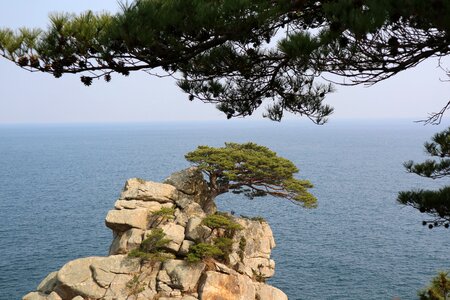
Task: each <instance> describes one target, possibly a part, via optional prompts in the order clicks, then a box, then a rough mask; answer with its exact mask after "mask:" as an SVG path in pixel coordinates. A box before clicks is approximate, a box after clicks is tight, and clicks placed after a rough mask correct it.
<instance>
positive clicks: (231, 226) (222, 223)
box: [202, 212, 242, 231]
mask: <svg viewBox="0 0 450 300" xmlns="http://www.w3.org/2000/svg"><path fill="white" fill-rule="evenodd" d="M202 224H203V225H205V226H207V227H209V228H211V229H212V230H216V229H223V230H225V231H236V230H241V229H242V226H241V225H239V224H238V223H236V222H235V221H234V220H233V218H232V217H231V216H228V215H226V214H223V213H220V212H219V213H215V214H213V215H208V216H207V217H206V218H204V219H203V220H202Z"/></svg>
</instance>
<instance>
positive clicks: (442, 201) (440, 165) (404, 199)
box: [397, 128, 450, 228]
mask: <svg viewBox="0 0 450 300" xmlns="http://www.w3.org/2000/svg"><path fill="white" fill-rule="evenodd" d="M424 146H425V150H426V152H427V153H428V154H429V155H431V156H433V157H437V158H438V160H431V159H430V160H426V161H425V162H423V163H418V164H416V163H414V162H413V161H407V162H405V164H404V165H405V168H406V170H407V171H408V172H410V173H414V174H417V175H419V176H423V177H427V178H432V179H436V178H442V177H446V176H449V175H450V128H449V129H447V130H444V131H443V132H440V133H437V134H435V135H434V136H433V138H432V142H430V143H428V142H427V143H425V145H424ZM397 201H398V202H399V203H401V204H403V205H409V206H412V207H414V208H416V209H418V210H419V211H420V212H422V213H427V214H429V215H431V216H433V217H434V219H433V220H427V221H423V225H427V224H428V227H429V228H433V227H436V226H441V225H443V226H445V227H446V228H449V226H450V225H449V223H450V186H446V187H443V188H441V189H439V190H437V191H429V190H413V191H405V192H400V193H399V195H398V198H397Z"/></svg>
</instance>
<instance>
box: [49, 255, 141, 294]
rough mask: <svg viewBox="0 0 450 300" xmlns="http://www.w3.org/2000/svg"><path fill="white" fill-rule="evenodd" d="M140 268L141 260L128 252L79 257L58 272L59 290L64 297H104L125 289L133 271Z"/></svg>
mask: <svg viewBox="0 0 450 300" xmlns="http://www.w3.org/2000/svg"><path fill="white" fill-rule="evenodd" d="M139 270H140V263H139V260H138V259H130V258H128V257H127V256H125V255H113V256H108V257H86V258H80V259H76V260H73V261H71V262H69V263H67V264H65V265H64V266H63V267H62V268H61V270H60V271H59V272H58V275H57V279H58V281H59V282H60V283H61V285H59V286H58V291H59V292H60V294H61V295H62V296H63V298H64V299H65V298H68V299H71V297H75V296H83V297H87V298H94V299H97V298H102V297H104V296H105V295H106V293H107V292H108V293H109V294H111V293H112V292H115V291H117V290H120V289H123V288H124V287H125V286H124V285H126V282H127V281H128V280H130V276H131V274H133V273H137V272H139ZM119 275H127V276H119ZM131 277H132V276H131ZM126 278H128V280H126V281H125V279H126ZM113 283H114V284H113Z"/></svg>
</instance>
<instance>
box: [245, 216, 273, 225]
mask: <svg viewBox="0 0 450 300" xmlns="http://www.w3.org/2000/svg"><path fill="white" fill-rule="evenodd" d="M241 218H244V219H247V220H250V221H258V222H259V223H267V220H266V219H265V218H263V217H261V216H255V217H249V216H246V215H241Z"/></svg>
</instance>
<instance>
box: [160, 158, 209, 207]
mask: <svg viewBox="0 0 450 300" xmlns="http://www.w3.org/2000/svg"><path fill="white" fill-rule="evenodd" d="M164 183H167V184H170V185H172V186H174V187H175V188H176V189H177V190H178V191H179V192H180V193H181V195H179V197H178V198H179V199H182V198H183V197H186V198H188V199H190V201H192V202H196V203H198V204H199V205H200V207H201V208H202V209H203V211H204V212H206V213H207V214H213V213H215V212H216V211H217V207H216V204H215V203H214V201H213V199H212V198H211V194H210V191H209V187H208V183H207V182H206V181H205V180H204V179H203V174H202V172H201V171H200V170H199V169H198V168H196V167H190V168H187V169H184V170H181V171H179V172H175V173H173V174H172V175H170V176H169V177H168V178H167V179H166V180H164ZM180 206H182V205H180Z"/></svg>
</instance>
